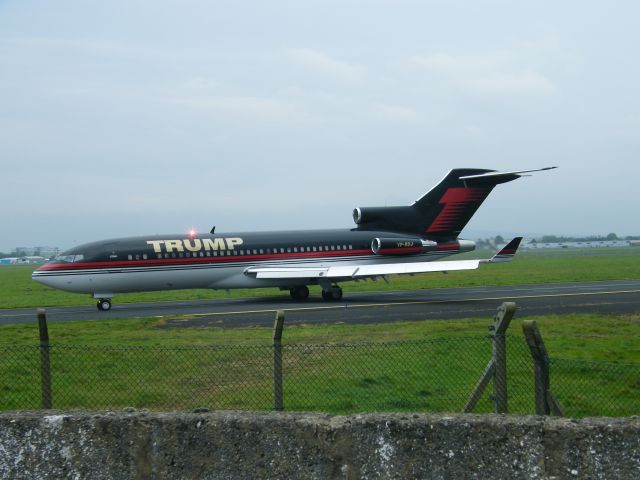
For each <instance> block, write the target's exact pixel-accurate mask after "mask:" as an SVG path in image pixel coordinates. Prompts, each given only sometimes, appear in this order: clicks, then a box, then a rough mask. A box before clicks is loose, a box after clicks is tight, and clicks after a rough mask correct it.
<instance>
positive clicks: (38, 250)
mask: <svg viewBox="0 0 640 480" xmlns="http://www.w3.org/2000/svg"><path fill="white" fill-rule="evenodd" d="M15 252H16V254H17V255H18V256H19V257H34V256H35V257H40V256H42V257H49V258H50V257H55V256H56V255H57V254H58V253H60V249H59V248H58V247H16V249H15Z"/></svg>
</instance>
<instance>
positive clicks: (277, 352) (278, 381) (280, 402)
mask: <svg viewBox="0 0 640 480" xmlns="http://www.w3.org/2000/svg"><path fill="white" fill-rule="evenodd" d="M283 327H284V311H283V310H278V311H277V312H276V321H275V323H274V325H273V409H274V410H277V411H282V410H284V398H283V393H282V392H283V389H282V329H283Z"/></svg>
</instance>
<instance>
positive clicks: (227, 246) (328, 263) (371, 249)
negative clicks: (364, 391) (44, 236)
mask: <svg viewBox="0 0 640 480" xmlns="http://www.w3.org/2000/svg"><path fill="white" fill-rule="evenodd" d="M552 168H555V167H547V168H543V169H540V170H527V171H519V172H496V171H495V170H486V169H454V170H451V171H450V172H449V173H448V174H447V176H446V177H445V178H444V179H443V180H442V181H441V182H440V183H439V184H438V185H436V186H435V187H434V188H433V189H431V190H430V191H429V192H427V193H426V194H424V195H423V196H422V197H420V198H419V199H418V200H416V202H415V203H413V204H412V205H408V206H399V207H367V208H356V209H355V210H354V211H353V219H354V222H355V228H351V229H342V230H309V231H280V232H246V233H226V234H224V235H220V234H216V233H215V232H214V230H212V231H211V233H209V234H198V233H195V232H191V233H190V234H187V235H183V234H178V235H160V236H157V235H154V236H144V237H130V238H120V239H113V240H104V241H100V242H95V243H89V244H85V245H81V246H79V247H76V248H72V249H70V250H67V251H65V252H63V253H62V254H61V255H58V256H57V257H55V258H54V259H53V260H52V261H51V262H49V263H47V264H46V265H43V266H42V267H40V268H38V269H37V270H36V271H34V272H33V279H34V280H36V281H37V282H40V283H42V284H44V285H48V286H50V287H54V288H58V289H60V290H66V291H69V292H78V293H88V294H91V295H92V296H93V298H95V299H97V300H98V303H97V306H98V309H99V310H109V309H111V298H112V297H113V296H114V295H115V294H117V293H124V292H140V291H148V290H175V289H188V288H212V289H233V288H262V287H279V288H280V289H283V290H289V292H290V293H291V296H292V297H293V298H294V299H306V298H307V297H308V296H309V288H308V285H320V286H321V287H322V297H323V298H324V299H325V300H328V301H330V300H334V301H337V300H340V299H341V298H342V288H340V287H339V286H338V284H339V283H342V282H345V281H348V280H361V279H376V278H379V277H382V278H386V276H387V275H392V274H414V273H423V272H447V271H454V270H473V269H476V268H478V267H479V265H480V264H481V263H483V262H485V263H496V262H505V261H510V260H511V259H512V258H513V256H514V255H515V252H516V250H517V248H518V246H519V244H520V240H521V238H515V239H513V240H512V241H511V242H509V244H508V245H507V246H506V247H504V248H503V249H502V250H500V252H498V253H497V254H496V255H495V256H494V257H493V258H491V259H489V260H457V261H456V260H453V261H443V260H442V258H444V257H447V256H450V255H453V254H456V253H462V252H469V251H472V250H474V249H475V243H474V242H472V241H470V240H462V239H460V238H458V235H459V234H460V232H461V231H462V229H463V228H464V226H465V225H466V224H467V222H469V220H470V219H471V217H472V216H473V214H474V213H475V212H476V210H477V209H478V207H480V205H481V204H482V202H483V201H484V200H485V199H486V198H487V196H488V195H489V193H491V191H492V190H493V188H494V187H495V186H496V185H498V184H501V183H506V182H510V181H512V180H516V179H517V178H520V177H521V176H523V175H525V174H527V173H531V172H537V171H541V170H550V169H552ZM434 260H435V261H434Z"/></svg>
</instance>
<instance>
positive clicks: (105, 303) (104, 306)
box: [97, 298, 111, 312]
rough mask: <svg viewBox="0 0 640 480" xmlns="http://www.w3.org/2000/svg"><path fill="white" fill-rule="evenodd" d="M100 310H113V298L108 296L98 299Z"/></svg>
mask: <svg viewBox="0 0 640 480" xmlns="http://www.w3.org/2000/svg"><path fill="white" fill-rule="evenodd" d="M97 306H98V310H100V311H102V312H108V311H109V310H111V300H109V299H108V298H101V299H100V300H98V305H97Z"/></svg>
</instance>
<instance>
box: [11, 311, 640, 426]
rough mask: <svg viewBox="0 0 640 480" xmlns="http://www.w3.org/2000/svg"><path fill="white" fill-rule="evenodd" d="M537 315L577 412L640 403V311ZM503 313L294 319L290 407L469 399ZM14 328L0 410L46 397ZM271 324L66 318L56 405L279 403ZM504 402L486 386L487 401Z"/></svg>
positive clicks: (58, 348)
mask: <svg viewBox="0 0 640 480" xmlns="http://www.w3.org/2000/svg"><path fill="white" fill-rule="evenodd" d="M327 320H328V322H330V318H328V319H327ZM536 320H537V322H538V324H539V326H540V328H541V331H542V333H543V336H544V339H545V342H546V344H547V348H548V350H549V352H550V354H551V355H552V357H553V358H554V359H557V362H558V363H555V364H554V366H553V369H554V370H552V371H553V376H552V385H553V386H555V387H556V388H557V391H558V392H559V394H558V395H557V396H558V398H559V400H560V402H561V404H562V405H563V407H565V409H566V410H567V413H568V414H569V415H572V416H585V415H604V414H606V415H631V414H637V413H638V411H640V335H638V334H639V333H640V315H638V316H628V317H607V316H600V315H571V316H562V317H554V316H551V317H538V318H536ZM521 322H522V318H516V320H514V322H513V324H512V326H511V332H510V334H511V339H510V341H509V392H510V405H511V411H512V412H519V413H532V412H533V395H532V391H533V386H532V385H533V384H532V366H531V362H530V359H529V353H528V350H527V347H526V345H525V344H524V341H523V339H522V335H521V333H520V330H521ZM490 323H491V319H485V318H483V319H464V320H456V321H429V322H401V323H393V324H384V323H382V324H375V325H341V324H332V323H327V324H326V325H321V326H316V325H314V326H310V325H308V326H304V325H303V326H290V327H287V328H286V329H285V332H284V344H285V348H284V353H283V357H284V372H285V399H286V406H287V409H289V410H313V411H323V412H328V413H353V412H362V411H459V410H461V409H462V406H463V405H464V402H465V400H466V399H467V396H468V395H469V393H470V391H471V389H472V388H473V385H474V384H475V382H476V381H477V380H478V378H479V376H480V374H481V373H482V370H483V368H484V366H485V364H486V362H487V361H488V359H489V357H490V355H491V353H490V352H491V344H490V341H489V340H488V339H487V336H486V332H487V326H488V325H489V324H490ZM0 335H1V336H2V338H3V339H4V340H5V341H4V342H0V409H18V408H38V405H39V399H40V397H39V390H38V386H39V358H40V356H39V351H38V348H37V327H36V326H35V325H13V326H3V327H0ZM271 335H272V332H271V329H269V328H243V329H223V328H215V327H211V328H185V329H165V328H163V321H162V320H158V319H132V320H119V321H105V322H70V323H54V324H51V325H50V336H51V341H52V345H53V347H52V349H51V358H52V368H53V378H54V388H53V390H54V407H56V408H91V409H102V408H123V407H125V406H134V407H138V408H152V409H158V410H174V409H178V410H184V409H192V408H196V407H202V406H207V407H208V408H232V409H270V408H271V406H272V389H273V387H272V383H271V378H272V370H271V369H272V365H273V359H272V355H273V354H272V350H271V346H270V345H271V340H270V338H271ZM7 341H10V345H7ZM585 360H588V362H585ZM603 361H606V362H607V363H603ZM491 408H492V404H491V402H490V400H489V397H488V396H487V395H485V397H484V398H483V400H482V402H481V403H480V404H479V406H478V409H477V411H491Z"/></svg>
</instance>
